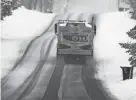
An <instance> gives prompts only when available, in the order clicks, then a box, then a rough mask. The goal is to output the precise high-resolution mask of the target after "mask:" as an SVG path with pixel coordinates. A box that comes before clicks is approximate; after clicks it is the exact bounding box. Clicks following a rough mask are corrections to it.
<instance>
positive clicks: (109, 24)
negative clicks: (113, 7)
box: [1, 7, 136, 100]
mask: <svg viewBox="0 0 136 100" xmlns="http://www.w3.org/2000/svg"><path fill="white" fill-rule="evenodd" d="M54 17H55V14H43V13H40V12H36V11H30V10H27V9H25V8H24V7H21V8H19V9H18V10H16V11H14V13H13V15H12V16H9V17H7V18H6V19H5V21H4V22H2V36H1V38H2V53H1V54H2V58H1V61H2V77H3V76H5V75H6V74H7V73H8V71H9V69H11V68H12V67H13V65H14V64H15V62H16V60H18V59H19V58H20V57H21V56H22V54H23V52H24V51H25V49H26V47H27V45H28V44H29V42H30V41H31V40H32V39H33V38H35V37H37V36H39V35H40V34H42V33H43V31H45V30H46V29H45V27H48V26H49V25H50V23H51V21H52V20H53V18H54ZM135 23H136V21H134V20H132V19H130V18H129V15H128V14H127V13H126V12H125V13H124V12H122V13H121V12H113V13H105V14H100V15H98V17H97V35H96V37H95V40H94V48H95V51H94V53H95V58H96V59H97V60H98V61H100V63H99V65H98V68H99V74H98V77H99V78H100V79H101V80H103V81H104V83H105V86H106V87H107V88H109V90H110V91H111V92H112V93H113V94H114V95H116V96H117V97H118V98H119V99H120V100H135V99H136V87H135V84H136V74H134V79H132V80H127V81H122V72H121V68H120V66H130V65H129V62H128V61H127V59H128V57H129V56H128V54H126V53H125V50H124V49H122V48H120V46H119V44H118V43H120V42H127V41H128V40H130V39H129V38H128V36H127V35H126V34H125V33H126V32H127V31H128V30H129V29H130V28H132V27H133V26H134V25H135ZM9 50H10V51H9ZM134 71H135V73H136V70H134Z"/></svg>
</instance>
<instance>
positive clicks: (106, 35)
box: [94, 12, 136, 100]
mask: <svg viewBox="0 0 136 100" xmlns="http://www.w3.org/2000/svg"><path fill="white" fill-rule="evenodd" d="M135 25H136V21H134V20H132V19H130V16H129V14H128V13H127V12H114V13H107V14H106V13H105V14H100V15H99V16H98V18H97V35H96V37H95V41H94V49H95V50H94V53H95V57H96V59H97V60H98V61H100V64H99V75H98V77H99V78H100V79H102V80H103V81H104V83H105V86H106V87H108V88H109V89H110V90H111V92H112V93H113V94H115V95H116V96H117V97H118V98H119V99H120V100H135V99H136V96H135V97H134V95H136V87H135V85H134V84H136V80H135V79H134V80H128V81H122V70H121V68H120V66H130V64H129V62H128V58H129V55H128V54H127V53H126V52H125V49H123V48H121V47H120V45H119V43H122V42H128V41H132V42H134V41H135V40H131V39H130V38H129V37H128V36H127V35H126V32H127V31H129V30H130V29H131V28H133V27H134V26H135ZM134 78H136V75H134ZM133 98H135V99H133Z"/></svg>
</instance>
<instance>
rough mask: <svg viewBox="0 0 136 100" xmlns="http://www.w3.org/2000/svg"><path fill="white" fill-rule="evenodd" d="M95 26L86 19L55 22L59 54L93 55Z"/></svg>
mask: <svg viewBox="0 0 136 100" xmlns="http://www.w3.org/2000/svg"><path fill="white" fill-rule="evenodd" d="M95 28H96V27H95V25H93V24H90V23H87V22H86V21H77V20H59V22H58V23H56V24H55V33H56V35H57V38H58V44H57V54H71V55H93V39H94V35H95Z"/></svg>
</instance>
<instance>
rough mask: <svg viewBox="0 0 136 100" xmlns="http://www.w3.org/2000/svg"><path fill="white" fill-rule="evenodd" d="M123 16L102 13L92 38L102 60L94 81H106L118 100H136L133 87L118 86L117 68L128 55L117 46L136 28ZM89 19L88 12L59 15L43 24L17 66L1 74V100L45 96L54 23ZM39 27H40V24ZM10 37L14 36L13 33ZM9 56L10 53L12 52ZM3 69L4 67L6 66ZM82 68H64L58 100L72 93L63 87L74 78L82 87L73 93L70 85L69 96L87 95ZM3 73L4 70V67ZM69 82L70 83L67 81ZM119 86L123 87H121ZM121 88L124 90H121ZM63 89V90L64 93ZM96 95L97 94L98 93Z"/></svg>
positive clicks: (53, 51) (51, 62)
mask: <svg viewBox="0 0 136 100" xmlns="http://www.w3.org/2000/svg"><path fill="white" fill-rule="evenodd" d="M126 15H127V14H125V13H118V12H115V13H109V14H105V15H102V16H101V17H100V19H99V24H98V31H97V37H96V38H95V52H94V53H95V57H96V58H97V60H98V61H99V60H103V61H102V62H101V63H100V64H98V66H97V67H98V71H99V73H98V74H99V75H96V76H95V77H96V79H101V80H103V81H104V83H105V82H107V83H108V85H109V84H110V86H109V87H110V89H112V90H111V92H112V93H113V94H115V95H116V96H117V97H118V98H120V99H121V100H135V91H136V89H135V88H132V87H131V88H130V89H128V88H129V86H128V85H127V84H126V85H123V86H124V87H123V86H122V84H123V82H122V83H121V84H120V83H119V82H121V79H122V75H121V72H120V71H121V69H120V67H119V66H120V65H121V64H122V65H125V64H126V65H128V64H129V63H128V62H127V57H128V55H125V53H124V51H123V50H122V49H120V48H119V46H117V45H118V43H119V42H122V41H126V40H127V39H126V36H125V35H124V34H125V32H127V31H128V30H129V29H130V28H132V27H133V26H134V25H135V24H134V23H135V22H134V21H133V20H130V19H129V18H127V16H126ZM90 16H91V14H90V13H66V14H64V15H61V17H60V16H56V17H55V18H53V17H52V19H53V20H52V21H51V22H50V23H48V22H47V23H48V25H47V26H49V27H47V28H46V29H45V28H44V27H45V26H44V25H43V26H42V30H41V31H40V29H39V32H40V36H39V32H36V33H38V36H36V38H35V39H33V40H32V41H31V42H30V43H29V44H28V46H27V48H26V50H25V52H24V55H23V56H22V58H21V60H20V61H19V62H18V63H16V64H15V66H13V68H11V70H10V71H8V72H7V73H5V74H4V75H3V78H2V87H1V89H2V100H41V98H42V97H43V96H44V92H45V91H46V88H47V86H48V83H49V80H50V78H51V76H52V73H53V71H54V68H55V63H56V44H57V38H56V36H55V34H54V27H53V25H54V23H55V22H56V21H57V20H58V19H73V20H74V19H75V20H78V19H81V20H82V19H83V20H87V21H89V20H90V19H91V18H90ZM124 16H125V17H126V19H125V18H124ZM37 17H38V16H37ZM31 18H32V17H30V19H31ZM123 18H124V19H123ZM41 19H44V18H41ZM20 20H21V19H20ZM46 20H47V19H46ZM32 21H33V20H32ZM41 21H42V20H41ZM17 22H18V21H17ZM126 23H129V24H126ZM12 24H13V23H12ZM12 24H11V25H12ZM38 24H39V25H40V21H39V23H38ZM17 25H18V24H17ZM17 25H16V26H17ZM123 25H124V26H123ZM37 26H38V25H37ZM23 27H24V26H23ZM39 27H41V26H39ZM35 28H36V27H35ZM13 29H16V28H13ZM33 29H34V27H33ZM124 29H125V30H124ZM5 30H6V29H5ZM41 32H42V33H43V34H42V33H41ZM6 33H8V32H6ZM20 33H21V32H20ZM22 33H23V32H22ZM12 34H14V32H13V33H12ZM12 34H6V35H5V34H4V36H5V37H6V36H7V37H10V36H12ZM8 35H9V36H8ZM18 36H19V35H18ZM24 37H25V36H24ZM26 37H27V35H26ZM14 38H15V37H14ZM14 38H13V40H14ZM19 39H20V38H19ZM11 40H12V39H11ZM18 45H20V44H18ZM9 49H10V48H9ZM115 51H116V52H115ZM6 52H7V51H5V53H6ZM8 52H9V51H8ZM9 53H10V54H12V52H9ZM7 58H8V55H7ZM6 67H7V66H6ZM2 68H5V65H4V66H3V67H2ZM81 68H82V66H81V65H74V64H72V65H65V68H64V73H63V76H62V81H61V88H60V90H59V99H60V100H62V98H63V96H64V95H65V96H69V95H70V96H72V94H69V93H68V92H67V89H65V88H66V87H67V86H68V87H69V85H70V84H71V83H72V81H73V80H75V79H77V80H75V82H76V81H79V80H80V82H79V85H80V86H81V89H79V90H76V91H75V92H74V89H77V88H78V87H77V88H76V87H75V86H74V85H73V84H74V83H73V84H71V85H72V86H74V87H75V88H72V89H71V90H70V93H72V92H73V93H75V95H74V97H75V98H76V99H77V100H80V99H82V98H81V97H79V95H80V94H82V95H85V96H87V93H86V91H85V89H84V86H83V84H82V82H81V73H80V72H81ZM2 70H3V69H2ZM5 70H7V69H6V68H5ZM88 73H89V72H88ZM74 77H76V78H74ZM68 80H70V81H69V82H67V81H68ZM93 82H94V83H93ZM93 82H92V83H90V84H95V80H94V81H93ZM131 82H134V81H131ZM63 83H67V84H65V85H66V86H63V85H64V84H63ZM118 83H119V84H118ZM77 84H78V83H77ZM133 84H134V83H133ZM54 85H55V83H54ZM106 85H107V84H106ZM120 85H121V86H122V87H121V88H120ZM90 86H91V85H90ZM93 86H96V85H92V86H91V88H92V90H93V88H95V87H93ZM116 86H117V87H116ZM127 86H128V87H127ZM105 87H106V88H107V87H108V86H105ZM112 87H114V88H112ZM116 88H117V89H116ZM118 89H120V91H118ZM122 89H123V90H124V91H121V90H122ZM64 90H66V91H65V92H64ZM94 90H95V89H94ZM125 90H127V91H128V92H129V95H125V97H124V95H123V94H124V93H125V94H128V93H126V92H125ZM62 91H63V93H62ZM76 93H77V94H76ZM96 93H99V92H98V91H97V92H96ZM130 94H131V95H130ZM96 95H97V94H96ZM121 95H122V96H121ZM122 98H123V99H122ZM132 98H133V99H132ZM74 100H75V99H74ZM82 100H83V99H82ZM108 100H110V99H108Z"/></svg>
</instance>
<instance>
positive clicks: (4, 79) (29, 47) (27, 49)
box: [1, 16, 57, 86]
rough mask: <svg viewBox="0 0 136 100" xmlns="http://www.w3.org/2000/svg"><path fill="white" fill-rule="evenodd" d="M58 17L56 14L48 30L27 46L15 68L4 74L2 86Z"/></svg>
mask: <svg viewBox="0 0 136 100" xmlns="http://www.w3.org/2000/svg"><path fill="white" fill-rule="evenodd" d="M56 18H57V16H55V17H54V18H53V20H52V21H51V23H50V25H49V26H48V27H47V28H46V30H45V31H44V32H43V33H42V34H41V35H39V36H37V37H35V38H34V39H33V40H32V41H31V42H30V43H29V44H28V46H27V48H26V50H25V52H24V54H23V55H22V57H21V58H20V59H19V60H18V61H17V62H16V64H15V65H14V66H13V68H12V69H11V70H10V71H9V72H8V74H7V75H6V76H4V77H3V78H2V79H1V86H3V85H4V84H5V83H6V82H7V80H8V77H9V76H10V74H11V73H12V71H13V70H15V69H16V68H17V67H18V65H19V64H20V63H21V62H22V61H23V60H24V58H25V56H26V55H27V53H28V52H29V50H30V49H31V48H32V46H33V44H34V42H35V41H36V40H37V39H39V38H40V37H42V36H43V35H44V34H45V33H47V31H48V30H49V29H50V27H51V26H52V23H53V22H54V21H55V19H56ZM35 49H36V48H35Z"/></svg>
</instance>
